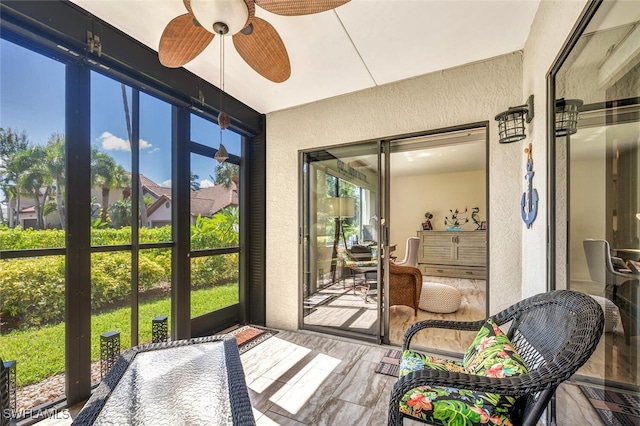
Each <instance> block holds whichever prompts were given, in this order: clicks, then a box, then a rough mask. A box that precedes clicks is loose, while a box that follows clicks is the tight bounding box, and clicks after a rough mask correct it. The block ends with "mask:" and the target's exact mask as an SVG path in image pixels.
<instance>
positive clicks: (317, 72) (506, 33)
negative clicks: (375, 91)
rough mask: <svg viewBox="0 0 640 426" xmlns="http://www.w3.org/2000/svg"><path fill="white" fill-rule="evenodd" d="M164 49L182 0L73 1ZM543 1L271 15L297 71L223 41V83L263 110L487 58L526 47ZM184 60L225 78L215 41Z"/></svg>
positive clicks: (398, 1) (449, 0) (414, 2)
mask: <svg viewBox="0 0 640 426" xmlns="http://www.w3.org/2000/svg"><path fill="white" fill-rule="evenodd" d="M72 1H73V2H74V3H76V4H78V5H79V6H80V7H82V8H84V9H86V10H87V11H89V12H90V13H92V14H94V15H95V16H97V17H99V18H101V19H103V20H104V21H106V22H108V23H110V24H111V25H113V26H115V27H116V28H118V29H120V30H122V31H123V32H125V33H127V34H129V35H130V36H131V37H133V38H135V39H137V40H139V41H140V42H142V43H143V44H145V45H147V46H149V47H151V48H152V49H154V50H157V48H158V43H159V41H160V35H161V34H162V31H163V29H164V27H165V26H166V25H167V23H169V21H170V20H171V19H173V18H174V17H176V16H178V15H182V14H184V13H186V9H185V7H184V5H183V3H182V0H109V1H104V0H72ZM539 1H540V0H466V1H462V0H440V1H438V0H351V2H349V3H347V4H345V5H343V6H340V7H339V8H337V9H335V10H331V11H327V12H323V13H318V14H314V15H307V16H293V17H289V16H278V15H274V14H272V13H269V12H266V11H265V10H263V9H261V8H260V7H256V16H258V17H261V18H263V19H265V20H267V21H268V22H269V23H271V24H272V25H273V26H274V27H275V28H276V30H277V31H278V33H279V34H280V37H281V38H282V40H283V42H284V44H285V46H286V48H287V51H288V53H289V58H290V60H291V77H290V78H289V79H288V80H287V81H285V82H284V83H272V82H271V81H269V80H266V79H265V78H264V77H262V76H260V75H258V74H257V73H256V72H255V71H253V69H251V68H250V67H249V66H248V65H247V64H246V63H245V62H244V61H243V60H242V58H240V56H239V55H238V54H237V52H236V51H235V48H234V46H233V43H232V41H231V40H230V38H229V37H227V39H226V40H225V80H224V81H225V87H224V89H225V91H226V92H227V93H229V94H231V95H232V96H234V97H235V98H237V99H239V100H240V101H242V102H244V103H245V104H247V105H249V106H250V107H252V108H254V109H256V110H257V111H259V112H261V113H269V112H272V111H277V110H281V109H285V108H290V107H294V106H297V105H302V104H306V103H310V102H314V101H317V100H321V99H326V98H331V97H334V96H339V95H342V94H345V93H351V92H355V91H358V90H362V89H366V88H370V87H374V86H379V85H382V84H387V83H391V82H394V81H398V80H403V79H406V78H410V77H415V76H418V75H422V74H427V73H430V72H434V71H438V70H442V69H446V68H451V67H455V66H459V65H463V64H466V63H470V62H475V61H480V60H484V59H488V58H492V57H495V56H499V55H502V54H506V53H509V52H513V51H517V50H520V49H522V48H523V47H524V43H525V41H526V39H527V36H528V34H529V29H530V26H531V22H532V21H533V18H534V15H535V13H536V10H537V8H538V4H539ZM185 68H186V69H188V70H189V71H191V72H193V73H194V74H196V75H198V76H200V77H202V78H203V79H205V80H207V81H209V82H211V83H212V84H214V85H216V86H218V83H219V80H220V70H219V43H218V41H217V39H214V41H213V42H212V43H211V44H210V45H209V47H207V48H206V49H205V50H204V52H202V53H201V54H200V56H198V57H197V58H196V59H194V60H193V61H191V62H190V63H188V64H186V65H185Z"/></svg>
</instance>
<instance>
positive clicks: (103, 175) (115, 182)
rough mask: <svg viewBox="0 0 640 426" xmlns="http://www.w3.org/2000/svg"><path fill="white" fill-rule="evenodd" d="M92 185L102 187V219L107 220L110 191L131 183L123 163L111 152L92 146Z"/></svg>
mask: <svg viewBox="0 0 640 426" xmlns="http://www.w3.org/2000/svg"><path fill="white" fill-rule="evenodd" d="M91 185H92V186H93V187H96V186H99V187H100V188H101V189H102V210H101V211H100V219H101V220H102V221H106V220H107V216H108V209H109V193H110V192H111V189H113V188H123V187H125V186H127V185H129V176H128V174H127V172H126V170H125V169H124V167H122V166H121V165H119V164H117V163H116V161H115V160H114V159H113V157H111V156H110V155H109V154H105V153H103V152H100V151H98V148H96V147H95V146H94V147H92V148H91Z"/></svg>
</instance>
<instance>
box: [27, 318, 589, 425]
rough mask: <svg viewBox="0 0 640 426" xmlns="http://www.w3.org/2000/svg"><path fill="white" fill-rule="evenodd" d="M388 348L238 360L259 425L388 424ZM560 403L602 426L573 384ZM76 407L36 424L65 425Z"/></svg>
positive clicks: (287, 339) (315, 337)
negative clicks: (383, 363)
mask: <svg viewBox="0 0 640 426" xmlns="http://www.w3.org/2000/svg"><path fill="white" fill-rule="evenodd" d="M387 349H389V347H387V346H377V345H372V344H367V343H361V342H358V341H354V340H350V339H344V338H339V337H332V336H326V335H322V334H319V333H312V332H305V331H296V332H292V331H281V332H279V333H278V334H277V335H275V336H274V337H271V338H270V339H268V340H266V341H264V342H263V343H261V344H259V345H258V346H256V347H255V348H253V349H251V350H249V351H247V352H245V353H244V354H242V355H241V360H242V364H243V368H244V373H245V379H246V382H247V386H248V389H249V396H250V398H251V402H252V405H253V409H254V416H255V419H256V422H257V424H258V425H259V426H270V425H282V426H300V425H329V426H333V425H340V426H350V425H353V426H356V425H358V426H364V425H371V426H373V425H376V426H377V425H380V426H382V425H386V422H387V405H388V401H389V394H390V392H391V388H392V386H393V383H394V382H395V378H394V377H390V376H385V375H382V374H377V373H375V367H376V365H377V363H378V362H379V361H380V359H381V358H382V356H383V354H384V353H385V351H386V350H387ZM558 404H559V406H560V407H562V410H559V413H558V423H557V424H558V426H572V425H577V424H589V425H598V424H600V423H599V421H598V419H597V416H596V415H595V411H593V409H592V408H591V406H590V405H589V403H588V402H587V400H586V399H585V398H584V397H583V396H582V393H581V392H580V391H579V390H578V388H577V387H576V386H574V385H573V384H569V383H568V384H566V385H563V386H562V388H561V389H560V391H559V392H558ZM79 408H80V407H79V406H77V407H74V409H73V410H72V411H71V415H67V417H65V418H62V417H63V416H58V417H60V418H58V419H47V420H44V421H42V422H40V423H39V425H42V426H67V425H69V424H71V418H72V417H75V415H76V414H77V411H78V409H79ZM404 424H405V425H411V426H416V425H421V424H422V423H418V422H415V421H411V420H405V423H404Z"/></svg>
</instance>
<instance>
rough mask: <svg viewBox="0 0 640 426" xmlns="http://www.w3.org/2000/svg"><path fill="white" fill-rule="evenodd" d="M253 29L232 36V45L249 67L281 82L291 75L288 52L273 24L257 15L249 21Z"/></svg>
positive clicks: (267, 77) (274, 80)
mask: <svg viewBox="0 0 640 426" xmlns="http://www.w3.org/2000/svg"><path fill="white" fill-rule="evenodd" d="M251 25H252V26H253V31H252V32H251V33H250V34H249V35H246V34H244V33H242V32H239V33H237V34H235V35H234V36H233V45H234V46H235V47H236V50H237V51H238V53H239V54H240V56H241V57H242V59H244V60H245V62H246V63H247V64H249V66H250V67H251V68H253V69H254V70H255V71H256V72H257V73H258V74H260V75H261V76H263V77H264V78H266V79H267V80H271V81H273V82H274V83H282V82H283V81H285V80H286V79H288V78H289V76H290V75H291V64H290V63H289V54H287V49H286V47H285V46H284V43H283V42H282V39H281V38H280V36H279V35H278V32H277V31H276V29H275V28H273V26H272V25H271V24H270V23H268V22H267V21H265V20H264V19H260V18H258V17H254V18H253V20H252V21H251Z"/></svg>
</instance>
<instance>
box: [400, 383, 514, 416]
mask: <svg viewBox="0 0 640 426" xmlns="http://www.w3.org/2000/svg"><path fill="white" fill-rule="evenodd" d="M515 403H516V398H514V397H511V396H500V395H497V394H494V393H485V392H473V391H469V390H465V389H455V388H445V387H436V386H433V387H432V386H419V387H417V388H414V389H411V390H410V391H409V392H407V393H406V394H405V395H404V396H403V398H402V400H401V401H400V412H401V413H404V414H406V415H409V416H412V417H415V418H417V419H420V420H422V421H424V422H427V423H429V424H433V425H442V426H470V425H483V424H487V423H489V422H491V423H490V424H494V425H503V426H512V425H513V423H512V421H511V418H510V415H509V414H510V412H511V411H512V410H513V407H514V405H515Z"/></svg>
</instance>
